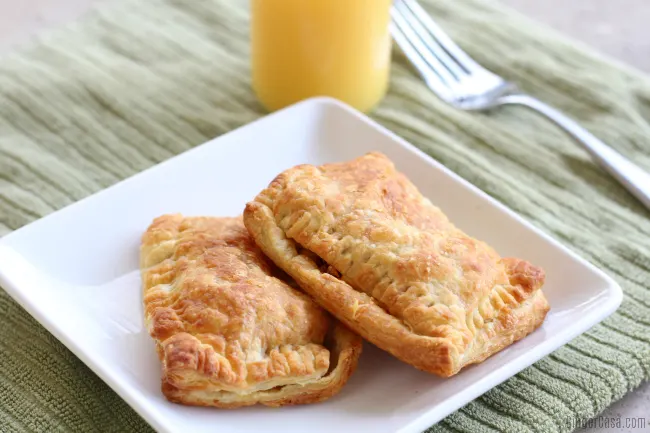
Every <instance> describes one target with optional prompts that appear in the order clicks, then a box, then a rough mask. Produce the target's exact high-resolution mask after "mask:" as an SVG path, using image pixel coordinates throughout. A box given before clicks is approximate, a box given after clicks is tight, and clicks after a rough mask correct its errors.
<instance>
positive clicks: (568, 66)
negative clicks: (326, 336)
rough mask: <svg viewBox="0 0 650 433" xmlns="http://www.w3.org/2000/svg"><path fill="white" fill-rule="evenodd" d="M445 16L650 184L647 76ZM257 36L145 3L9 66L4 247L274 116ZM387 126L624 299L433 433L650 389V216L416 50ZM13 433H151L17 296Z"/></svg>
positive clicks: (2, 375)
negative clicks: (649, 176)
mask: <svg viewBox="0 0 650 433" xmlns="http://www.w3.org/2000/svg"><path fill="white" fill-rule="evenodd" d="M426 3H427V6H428V7H429V8H430V10H431V11H432V13H433V14H435V16H436V17H437V18H438V20H439V21H440V22H441V24H442V25H444V27H445V28H447V29H448V30H449V31H450V32H451V33H452V35H453V36H454V37H456V38H457V40H458V41H459V42H460V44H461V45H462V46H463V47H465V48H466V49H467V50H468V51H469V52H470V54H471V55H473V56H475V57H476V58H477V59H478V60H479V61H481V62H483V63H484V64H485V65H486V66H488V67H490V68H491V69H493V70H495V71H496V72H498V73H500V74H503V75H504V76H506V77H507V78H509V79H512V80H514V81H516V82H518V83H520V84H521V85H522V87H523V88H524V89H525V90H527V91H529V92H530V93H532V94H534V95H537V96H539V97H540V98H542V99H544V100H546V101H547V102H550V103H552V104H554V105H556V106H557V107H559V108H561V109H562V110H564V111H565V112H566V113H568V114H570V115H572V116H573V117H575V118H577V119H578V120H579V121H580V122H581V123H583V124H584V125H586V126H587V127H588V128H589V129H591V130H592V131H593V132H594V133H595V134H596V135H598V136H600V137H601V138H603V139H604V140H605V141H607V142H608V143H610V144H611V145H612V146H613V147H615V148H617V149H619V150H620V151H621V152H623V153H624V154H626V155H628V156H630V157H631V158H632V159H633V160H635V161H636V162H637V163H638V164H640V165H641V166H644V167H645V168H646V169H649V170H650V125H649V124H648V119H649V118H650V81H649V80H648V79H647V78H646V77H645V76H643V75H641V74H638V73H636V72H634V71H631V70H628V69H626V68H625V67H622V66H620V65H616V64H614V63H612V62H610V61H607V60H604V59H602V58H599V57H598V56H595V55H593V54H591V53H589V52H587V50H585V48H584V47H579V46H576V45H575V44H573V43H570V42H567V41H566V40H565V39H562V38H560V37H558V36H556V35H555V34H553V33H551V32H549V31H547V30H544V29H541V28H540V27H539V26H537V25H535V24H533V23H531V22H528V21H526V20H524V19H523V18H521V17H519V16H518V15H515V14H513V13H511V12H508V11H506V10H504V9H503V8H502V7H501V6H499V4H498V3H495V2H493V1H489V0H465V1H461V2H450V1H445V0H437V1H433V0H430V1H427V2H426ZM247 21H248V11H247V1H244V0H241V1H234V0H221V1H218V0H197V1H184V0H150V1H136V0H127V1H126V2H121V3H119V4H111V5H108V7H107V8H104V9H103V10H100V11H97V12H96V13H93V14H91V15H90V16H87V17H86V18H85V19H83V20H82V21H80V22H79V23H77V24H75V25H74V26H73V27H71V28H68V29H66V30H63V31H59V32H55V33H54V34H52V35H49V36H48V37H47V38H45V39H42V40H40V41H38V42H36V43H34V44H32V46H30V47H28V48H27V49H24V50H22V51H20V52H18V53H15V54H11V55H8V56H5V57H4V58H3V61H2V62H0V234H5V233H8V232H10V231H11V230H14V229H17V228H19V227H21V226H22V225H24V224H27V223H29V222H31V221H33V220H36V219H37V218H40V217H42V216H43V215H46V214H48V213H50V212H52V211H54V210H56V209H59V208H61V207H63V206H65V205H68V204H70V203H72V202H74V201H76V200H79V199H80V198H82V197H85V196H87V195H89V194H92V193H93V192H96V191H99V190H101V189H102V188H105V187H107V186H109V185H111V184H113V183H115V182H117V181H119V180H120V179H123V178H125V177H127V176H130V175H132V174H134V173H137V172H138V171H140V170H142V169H145V168H147V167H150V166H152V165H154V164H156V163H157V162H160V161H162V160H165V159H167V158H169V157H171V156H173V155H175V154H178V153H179V152H182V151H184V150H186V149H189V148H191V147H192V146H195V145H198V144H200V143H202V142H204V141H206V140H208V139H210V138H212V137H214V136H217V135H219V134H222V133H224V132H226V131H229V130H231V129H233V128H236V127H238V126H241V125H243V124H245V123H247V122H249V121H251V120H253V119H255V118H257V117H259V116H261V115H263V110H262V109H261V107H260V106H259V104H258V103H257V101H256V99H255V97H254V95H253V94H252V92H251V90H250V83H249V61H248V50H249V47H248V28H247ZM373 115H374V117H375V118H376V119H377V120H378V121H379V122H381V123H383V124H384V125H386V126H387V127H389V128H390V129H392V130H393V131H395V132H396V133H398V134H400V135H402V136H403V137H405V138H406V139H407V140H409V141H411V142H413V143H414V144H416V145H417V146H419V147H420V148H421V149H423V150H424V151H425V152H427V153H429V154H430V155H432V156H433V157H434V158H436V159H438V160H439V161H441V162H442V163H444V164H445V165H446V166H448V167H449V168H451V169H452V170H454V171H456V172H457V173H459V174H460V175H461V176H463V177H465V178H466V179H468V180H469V181H471V182H472V183H474V184H476V185H478V186H479V187H481V188H482V189H483V190H485V191H486V192H488V193H489V194H491V195H492V196H494V197H496V198H497V199H499V200H501V201H502V202H504V203H505V204H506V205H508V206H510V207H511V208H512V209H514V210H515V211H517V212H519V213H521V214H522V215H523V216H525V217H526V218H528V219H529V220H531V221H532V222H534V223H535V224H536V225H537V226H538V227H541V228H542V229H543V230H544V231H546V232H548V233H550V234H552V235H553V236H555V237H556V238H558V239H560V240H561V241H563V242H565V243H566V244H568V245H570V246H571V247H572V248H573V249H574V250H576V251H578V252H579V253H580V254H581V255H582V256H583V257H585V258H587V259H588V260H590V261H591V262H593V263H594V264H596V265H597V266H599V267H601V268H603V269H604V270H605V271H606V272H608V273H609V274H610V275H612V276H613V277H614V278H616V279H617V280H618V282H619V283H620V284H621V286H622V287H623V288H624V290H625V300H624V301H623V305H622V306H621V308H620V309H619V310H618V312H617V313H615V314H614V315H613V316H612V317H610V318H609V319H607V320H606V321H605V322H604V323H603V324H601V325H598V326H596V327H595V328H593V329H592V330H591V331H589V332H588V333H586V334H585V335H583V336H581V337H579V338H577V339H575V340H573V341H572V342H571V343H570V344H567V345H566V346H564V347H563V348H562V349H560V350H558V351H556V352H555V353H553V354H552V355H550V356H548V357H546V358H545V359H543V360H542V361H540V362H538V363H536V364H535V365H534V366H532V367H530V368H528V369H526V370H525V371H523V372H522V373H520V374H518V375H517V376H516V377H514V378H512V379H510V380H509V381H507V382H506V383H504V384H503V385H501V386H499V387H497V388H495V389H493V390H492V391H490V392H488V393H487V394H485V395H483V396H482V397H480V398H479V399H477V400H476V401H474V402H472V403H470V404H468V405H467V406H466V407H464V408H463V409H461V410H459V411H458V412H456V413H454V414H453V415H451V416H449V417H447V418H446V419H445V420H444V421H442V422H441V423H439V424H438V425H436V426H434V427H433V429H432V431H455V432H457V431H466V432H492V431H511V432H517V433H520V432H526V431H540V432H541V431H543V432H563V431H569V430H571V427H572V426H574V425H575V421H576V420H583V419H586V418H589V417H592V416H594V415H596V414H598V413H599V412H600V411H602V410H603V409H604V408H605V407H607V406H608V405H609V404H610V403H612V402H613V401H615V400H617V399H619V398H621V397H622V396H623V395H624V394H625V393H626V392H628V391H630V390H632V389H634V388H635V387H637V386H638V385H639V384H640V383H641V382H642V381H643V380H644V379H648V378H649V377H650V290H649V288H648V286H649V285H650V259H649V257H650V240H649V235H650V222H649V220H648V217H649V216H650V213H648V211H646V210H645V209H644V208H642V207H641V205H639V204H638V203H637V202H636V201H635V200H634V199H633V198H631V197H630V196H629V195H628V194H627V192H626V191H625V190H624V189H623V188H621V187H620V186H619V185H618V184H617V183H616V182H614V181H612V180H611V179H610V177H609V176H607V175H606V174H604V173H603V171H601V170H600V169H599V168H597V167H596V166H595V165H594V164H593V163H592V162H591V160H590V159H589V158H588V157H587V156H586V154H585V153H584V152H582V151H581V150H580V149H579V148H578V147H577V146H576V145H574V144H573V143H572V142H571V141H570V140H568V139H567V138H566V137H565V136H564V135H563V134H562V133H561V132H559V131H558V130H556V129H555V128H554V127H553V126H552V125H550V124H549V123H547V122H546V121H544V120H542V119H540V118H539V117H537V116H536V115H535V114H532V113H529V112H527V111H526V110H525V109H523V108H516V107H511V108H503V109H500V110H498V111H495V112H494V113H491V114H490V115H482V114H470V113H463V112H459V111H455V110H453V109H451V108H450V107H448V106H446V105H445V104H443V103H442V102H440V101H439V100H438V99H437V98H436V97H435V96H434V95H433V94H431V93H430V92H429V91H428V90H427V89H426V87H425V86H424V84H423V82H422V81H421V80H420V79H418V77H417V76H416V75H415V74H414V72H413V71H412V69H411V68H410V67H409V66H408V64H407V62H406V60H405V58H404V57H403V56H402V55H401V54H400V53H399V52H397V51H396V52H395V58H394V68H393V77H392V82H391V89H390V93H389V95H388V97H387V98H386V99H385V101H384V102H383V103H382V104H381V106H380V107H378V108H377V110H376V111H375V112H374V114H373ZM71 229H73V228H71ZM215 428H216V427H215ZM0 430H1V431H2V432H5V431H30V430H33V431H48V432H49V431H59V430H60V431H79V432H91V431H115V432H125V431H147V430H149V427H148V426H147V425H146V424H145V423H144V422H143V421H142V420H141V419H140V418H139V417H138V415H136V414H135V413H134V412H133V411H132V410H131V409H130V408H129V407H128V406H127V405H126V403H124V402H123V401H122V400H121V399H120V398H119V397H117V396H116V394H115V393H114V392H112V391H111V390H110V389H109V388H108V387H107V386H106V385H105V384H104V383H103V382H102V381H101V380H99V379H98V378H97V377H96V376H95V375H94V374H93V373H92V372H91V371H90V370H89V369H88V368H86V367H85V365H84V364H83V363H82V362H81V361H79V360H78V359H77V358H76V357H75V356H74V355H72V354H71V353H70V352H69V351H68V350H67V349H66V348H64V347H63V346H62V345H61V344H60V343H59V342H58V341H57V340H56V339H55V338H54V337H52V336H51V335H50V334H49V333H48V332H47V331H45V330H44V329H43V328H42V327H41V326H39V325H38V324H37V323H36V321H34V320H33V319H32V318H31V317H30V316H29V315H28V314H27V313H25V312H24V311H23V310H22V309H21V308H20V307H19V306H18V305H17V304H16V303H14V302H13V301H12V300H11V299H10V298H9V297H8V296H7V295H6V294H5V293H4V292H2V291H0Z"/></svg>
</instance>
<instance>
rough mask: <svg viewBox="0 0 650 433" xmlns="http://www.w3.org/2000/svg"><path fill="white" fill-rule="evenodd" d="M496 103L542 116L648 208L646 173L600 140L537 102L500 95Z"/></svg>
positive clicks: (649, 185)
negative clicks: (572, 139)
mask: <svg viewBox="0 0 650 433" xmlns="http://www.w3.org/2000/svg"><path fill="white" fill-rule="evenodd" d="M499 102H500V103H502V104H517V105H523V106H526V107H528V108H531V109H533V110H535V111H537V112H538V113H541V114H543V115H544V116H546V117H547V118H548V119H550V120H551V121H552V122H554V123H555V124H556V125H558V126H559V127H561V128H562V129H564V131H566V132H567V133H568V134H569V135H570V136H571V137H573V138H574V139H575V140H576V141H577V142H578V144H580V145H581V146H582V147H583V148H584V149H585V150H586V151H587V152H589V154H590V155H591V156H592V157H593V158H594V159H595V160H596V161H597V162H598V163H599V164H600V165H601V166H602V167H603V168H604V169H605V170H607V171H608V172H609V173H610V174H611V175H612V176H614V177H615V178H616V179H617V180H618V181H619V182H620V183H621V184H622V185H623V186H624V187H625V188H626V189H627V190H628V191H629V192H630V193H632V194H633V195H634V196H635V197H636V198H638V199H639V200H640V201H641V202H642V203H643V204H644V205H645V206H646V207H647V208H648V209H650V174H648V173H647V172H646V171H644V170H642V169H641V168H640V167H639V166H637V165H635V164H633V163H632V162H631V161H630V160H629V159H627V158H626V157H624V156H623V155H621V154H620V153H618V152H617V151H615V150H614V149H612V148H611V147H609V146H608V145H607V144H605V143H603V142H602V141H600V140H599V139H598V138H596V137H595V136H594V135H593V134H591V133H590V132H589V131H587V130H586V129H585V128H583V127H582V126H580V125H578V124H577V123H576V122H575V121H573V120H571V119H570V118H568V117H567V116H565V115H564V114H562V113H560V112H559V111H558V110H556V109H555V108H553V107H551V106H549V105H547V104H545V103H543V102H542V101H540V100H538V99H535V98H533V97H531V96H528V95H521V94H515V95H507V96H504V97H502V98H500V100H499Z"/></svg>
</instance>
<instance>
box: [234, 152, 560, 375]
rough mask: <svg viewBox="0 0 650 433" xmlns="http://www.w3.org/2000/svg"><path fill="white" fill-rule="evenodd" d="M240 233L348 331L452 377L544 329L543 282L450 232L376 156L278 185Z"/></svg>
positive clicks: (536, 273) (279, 180)
mask: <svg viewBox="0 0 650 433" xmlns="http://www.w3.org/2000/svg"><path fill="white" fill-rule="evenodd" d="M244 223H245V224H246V227H247V228H248V231H249V232H250V233H251V235H252V236H253V238H254V239H255V241H256V243H257V244H258V245H259V246H260V247H261V248H262V250H263V251H264V252H265V253H266V255H268V256H269V258H271V259H272V260H273V261H274V262H275V263H276V264H277V265H278V266H279V267H280V268H282V269H283V270H284V271H285V272H287V273H288V274H289V275H290V276H291V277H293V278H294V279H295V280H296V282H298V284H299V285H300V286H301V287H302V288H303V289H304V290H305V291H306V292H307V293H309V294H310V295H312V297H313V298H314V299H315V300H316V301H317V302H318V303H319V304H320V305H321V306H323V307H324V308H325V309H327V310H328V311H330V312H331V313H332V314H333V315H335V316H336V317H337V318H338V319H339V320H341V321H342V322H343V323H345V324H346V325H348V327H349V328H350V329H352V330H353V331H356V332H357V333H358V334H359V335H361V336H362V337H364V338H365V339H367V340H368V341H370V342H372V343H374V344H375V345H377V346H379V347H380V348H382V349H384V350H387V351H388V352H390V353H392V354H393V355H395V356H396V357H397V358H399V359H401V360H402V361H405V362H407V363H409V364H412V365H414V366H415V367H417V368H419V369H422V370H424V371H428V372H431V373H435V374H437V375H440V376H451V375H453V374H456V373H457V372H458V371H459V370H460V369H461V368H463V367H464V366H466V365H468V364H473V363H478V362H481V361H483V360H484V359H485V358H487V357H488V356H490V355H492V354H494V353H495V352H498V351H499V350H501V349H503V348H504V347H506V346H508V345H510V344H512V343H513V342H514V341H517V340H519V339H521V338H523V337H524V336H526V335H527V334H529V333H530V332H532V331H533V330H534V329H535V328H537V327H538V326H540V324H541V323H542V322H543V321H544V317H545V316H546V313H547V312H548V309H549V306H548V303H547V301H546V299H545V297H544V295H543V293H542V291H541V290H540V288H541V286H542V284H543V282H544V272H543V271H542V270H541V269H540V268H538V267H535V266H533V265H532V264H530V263H528V262H526V261H524V260H520V259H515V258H501V257H500V256H499V255H498V254H497V253H496V252H495V251H494V250H493V249H492V248H490V247H489V246H488V245H486V244H484V243H483V242H480V241H478V240H476V239H474V238H472V237H470V236H468V235H466V234H465V233H463V232H462V231H461V230H459V229H457V228H456V227H454V225H453V224H452V223H451V222H449V220H448V219H447V217H446V216H445V215H444V214H443V213H442V211H440V209H438V208H437V207H435V206H434V205H432V204H431V202H430V201H429V200H428V199H426V198H424V197H423V196H422V195H421V194H420V192H419V191H418V190H417V189H416V187H415V186H414V185H413V184H412V183H411V182H410V181H409V180H408V179H407V178H406V177H405V176H404V175H403V174H401V173H399V172H397V171H396V170H395V167H394V166H393V164H392V162H391V161H390V160H389V159H388V158H387V157H386V156H384V155H382V154H380V153H371V154H368V155H366V156H363V157H361V158H358V159H355V160H352V161H349V162H344V163H338V164H326V165H323V166H320V167H315V166H311V165H300V166H297V167H294V168H292V169H289V170H287V171H285V172H283V173H281V174H280V175H279V176H277V177H276V178H275V179H274V180H273V181H272V182H271V184H270V185H269V187H268V188H267V189H265V190H264V191H262V192H261V193H260V194H259V195H258V196H257V198H256V199H255V201H253V202H251V203H248V205H247V206H246V211H245V212H244Z"/></svg>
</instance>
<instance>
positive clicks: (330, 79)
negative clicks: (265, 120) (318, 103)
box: [250, 0, 391, 111]
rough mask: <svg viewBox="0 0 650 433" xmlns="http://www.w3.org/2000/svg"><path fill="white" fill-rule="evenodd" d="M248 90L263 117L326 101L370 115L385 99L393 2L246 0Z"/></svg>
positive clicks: (369, 0)
mask: <svg viewBox="0 0 650 433" xmlns="http://www.w3.org/2000/svg"><path fill="white" fill-rule="evenodd" d="M250 1H251V44H252V45H251V54H252V74H253V87H254V89H255V92H256V93H257V96H258V97H259V99H260V100H261V102H262V103H263V104H264V105H265V106H266V108H268V109H269V110H277V109H279V108H282V107H285V106H287V105H290V104H293V103H294V102H297V101H300V100H302V99H305V98H309V97H312V96H331V97H334V98H337V99H340V100H341V101H343V102H346V103H348V104H350V105H352V106H353V107H355V108H357V109H358V110H360V111H369V110H370V109H371V108H372V107H374V106H375V105H376V104H377V103H378V102H379V101H380V100H381V99H382V98H383V96H384V94H385V93H386V88H387V87H388V77H389V70H390V52H391V37H390V32H389V29H388V25H389V22H390V7H391V0H250Z"/></svg>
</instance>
